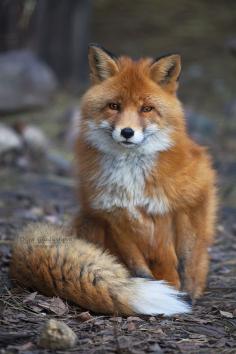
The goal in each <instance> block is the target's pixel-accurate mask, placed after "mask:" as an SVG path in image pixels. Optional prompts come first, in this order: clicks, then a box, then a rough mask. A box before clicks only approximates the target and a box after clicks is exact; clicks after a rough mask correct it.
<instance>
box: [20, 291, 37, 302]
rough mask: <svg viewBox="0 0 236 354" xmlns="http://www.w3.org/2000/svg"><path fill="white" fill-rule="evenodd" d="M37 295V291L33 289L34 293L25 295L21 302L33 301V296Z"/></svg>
mask: <svg viewBox="0 0 236 354" xmlns="http://www.w3.org/2000/svg"><path fill="white" fill-rule="evenodd" d="M36 295H37V291H35V292H34V293H31V294H29V295H27V296H26V297H25V298H24V300H23V303H24V304H26V303H27V302H33V301H34V300H35V297H36Z"/></svg>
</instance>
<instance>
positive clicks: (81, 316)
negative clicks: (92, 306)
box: [78, 311, 93, 322]
mask: <svg viewBox="0 0 236 354" xmlns="http://www.w3.org/2000/svg"><path fill="white" fill-rule="evenodd" d="M78 318H79V319H80V320H81V321H82V322H86V321H88V320H91V319H92V318H93V316H92V315H90V313H89V312H88V311H85V312H81V313H80V314H79V315H78Z"/></svg>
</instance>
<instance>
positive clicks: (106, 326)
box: [0, 168, 236, 354]
mask: <svg viewBox="0 0 236 354" xmlns="http://www.w3.org/2000/svg"><path fill="white" fill-rule="evenodd" d="M0 183H1V190H0V353H1V354H7V353H27V354H30V353H34V354H36V353H48V352H50V351H48V350H44V349H40V348H39V347H38V345H37V340H38V336H39V333H40V330H41V327H42V325H43V324H44V322H45V321H46V320H48V319H49V318H56V319H58V320H61V321H63V322H65V323H66V324H68V325H69V327H70V328H72V329H73V330H74V332H75V333H76V334H77V336H78V343H77V345H76V347H74V348H73V349H71V350H66V351H65V353H207V354H208V353H212V354H213V353H214V354H215V353H235V352H236V281H235V280H236V243H235V242H234V240H235V236H236V221H235V216H236V213H235V209H233V208H223V209H222V210H221V211H220V218H219V224H218V227H217V235H216V240H215V244H214V246H213V247H212V249H211V250H210V254H211V270H210V274H209V281H208V287H207V289H206V291H205V294H204V296H203V297H202V299H201V300H199V301H198V302H197V304H196V305H195V306H194V307H193V311H192V313H191V314H188V315H182V316H175V317H171V318H164V317H162V316H155V317H153V316H146V317H128V318H122V317H110V316H99V315H94V314H93V313H88V312H86V311H85V310H83V309H80V308H78V307H77V306H74V305H72V304H67V303H66V302H65V301H64V302H60V301H58V299H57V298H54V299H49V298H47V297H45V296H42V295H41V294H37V293H33V294H32V293H31V294H30V293H29V292H28V291H26V290H23V289H19V288H16V287H14V286H13V285H12V284H11V282H10V280H9V262H10V255H11V251H10V249H11V243H12V240H13V239H14V238H15V237H16V235H17V233H18V231H19V230H21V229H22V227H23V226H24V225H26V224H27V223H28V222H30V221H39V220H40V221H49V222H56V223H57V222H65V221H67V220H69V219H70V218H71V217H72V215H73V213H74V212H75V211H76V202H75V198H74V191H73V182H72V180H71V179H70V178H68V177H59V176H56V175H53V174H51V175H40V174H37V173H33V172H30V171H28V172H20V171H19V170H18V169H16V168H6V169H2V171H1V173H0ZM54 352H55V351H54ZM58 352H59V353H63V351H58Z"/></svg>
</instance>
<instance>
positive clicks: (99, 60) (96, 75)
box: [88, 44, 118, 83]
mask: <svg viewBox="0 0 236 354" xmlns="http://www.w3.org/2000/svg"><path fill="white" fill-rule="evenodd" d="M88 59H89V67H90V76H91V80H92V82H93V83H99V82H101V81H104V80H106V79H108V78H109V77H111V76H113V75H115V74H116V73H117V72H118V66H117V63H116V60H115V57H114V56H113V55H112V54H111V53H109V52H108V51H106V50H105V49H104V48H102V47H100V46H99V45H97V44H90V45H89V53H88Z"/></svg>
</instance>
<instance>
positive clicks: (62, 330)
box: [38, 319, 77, 350]
mask: <svg viewBox="0 0 236 354" xmlns="http://www.w3.org/2000/svg"><path fill="white" fill-rule="evenodd" d="M76 342H77V335H76V334H75V333H74V332H73V331H72V329H71V328H70V327H69V326H67V324H65V323H64V322H61V321H56V320H53V319H51V320H49V321H47V322H46V323H45V325H44V327H43V329H42V332H41V334H40V336H39V340H38V345H39V346H40V347H42V348H45V349H51V350H57V349H69V348H73V347H74V346H75V344H76Z"/></svg>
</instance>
